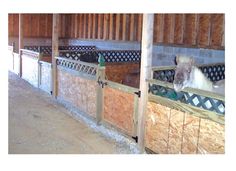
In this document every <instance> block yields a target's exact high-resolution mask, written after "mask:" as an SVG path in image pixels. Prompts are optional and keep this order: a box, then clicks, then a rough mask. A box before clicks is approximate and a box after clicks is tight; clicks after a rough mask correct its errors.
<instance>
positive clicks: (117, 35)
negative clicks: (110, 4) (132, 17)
mask: <svg viewBox="0 0 236 171" xmlns="http://www.w3.org/2000/svg"><path fill="white" fill-rule="evenodd" d="M115 39H116V40H120V14H116V36H115Z"/></svg>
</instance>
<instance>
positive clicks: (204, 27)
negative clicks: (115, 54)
mask: <svg viewBox="0 0 236 171" xmlns="http://www.w3.org/2000/svg"><path fill="white" fill-rule="evenodd" d="M24 25H25V30H24V33H25V37H40V38H42V37H51V35H52V34H51V33H52V14H25V15H24ZM141 32H142V14H61V15H60V34H59V37H60V38H80V39H102V40H118V41H140V40H141ZM9 36H18V15H17V14H9ZM153 41H154V43H161V44H167V45H184V46H193V47H203V48H214V49H224V46H225V45H224V14H155V20H154V37H153Z"/></svg>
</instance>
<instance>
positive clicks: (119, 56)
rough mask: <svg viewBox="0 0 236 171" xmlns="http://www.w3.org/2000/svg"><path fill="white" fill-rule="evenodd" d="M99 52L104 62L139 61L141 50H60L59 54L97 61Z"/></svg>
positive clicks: (87, 60)
mask: <svg viewBox="0 0 236 171" xmlns="http://www.w3.org/2000/svg"><path fill="white" fill-rule="evenodd" d="M99 54H101V55H102V56H103V57H104V59H105V62H136V61H137V62H139V61H140V59H141V51H138V50H127V51H123V50H122V51H121V50H112V51H107V50H101V51H99V50H95V51H75V52H73V51H71V52H60V55H59V56H62V57H66V58H69V59H73V60H81V61H85V62H91V63H96V62H98V57H99Z"/></svg>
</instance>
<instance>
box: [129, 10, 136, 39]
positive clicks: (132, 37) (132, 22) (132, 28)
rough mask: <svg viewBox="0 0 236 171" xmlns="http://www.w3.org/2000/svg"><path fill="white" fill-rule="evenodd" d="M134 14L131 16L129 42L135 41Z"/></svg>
mask: <svg viewBox="0 0 236 171" xmlns="http://www.w3.org/2000/svg"><path fill="white" fill-rule="evenodd" d="M134 22H135V20H134V14H131V16H130V29H129V41H134V33H135V31H134Z"/></svg>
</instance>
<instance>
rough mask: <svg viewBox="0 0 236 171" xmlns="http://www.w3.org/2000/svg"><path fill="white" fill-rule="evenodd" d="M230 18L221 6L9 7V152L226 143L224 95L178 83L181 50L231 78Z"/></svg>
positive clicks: (204, 149)
mask: <svg viewBox="0 0 236 171" xmlns="http://www.w3.org/2000/svg"><path fill="white" fill-rule="evenodd" d="M224 25H225V16H224V14H185V13H183V14H180V13H178V14H160V13H158V14H134V13H131V14H121V13H110V14H102V13H99V14H96V13H86V14H82V13H78V14H15V13H14V14H8V36H9V40H8V59H9V66H8V69H9V153H90V154H91V153H92V154H94V153H102V154H103V153H116V154H117V153H154V154H180V153H181V154H205V153H210V154H218V153H220V154H222V153H224V151H225V139H224V134H225V127H224V126H225V124H224V122H225V120H224V117H225V109H224V108H225V98H224V95H219V94H217V93H213V92H207V91H203V90H199V89H194V88H192V89H191V88H190V89H184V90H183V91H181V92H182V93H177V92H175V91H174V88H173V79H174V75H175V67H176V61H175V59H176V56H178V55H182V56H189V57H192V58H194V60H195V62H196V65H197V66H198V67H199V68H200V69H201V71H202V72H203V73H204V74H205V75H206V77H207V78H208V79H209V80H211V81H212V82H216V81H220V80H224V79H225V65H224V63H225V26H224ZM186 96H187V97H186ZM44 125H45V126H44ZM30 130H31V131H30Z"/></svg>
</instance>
